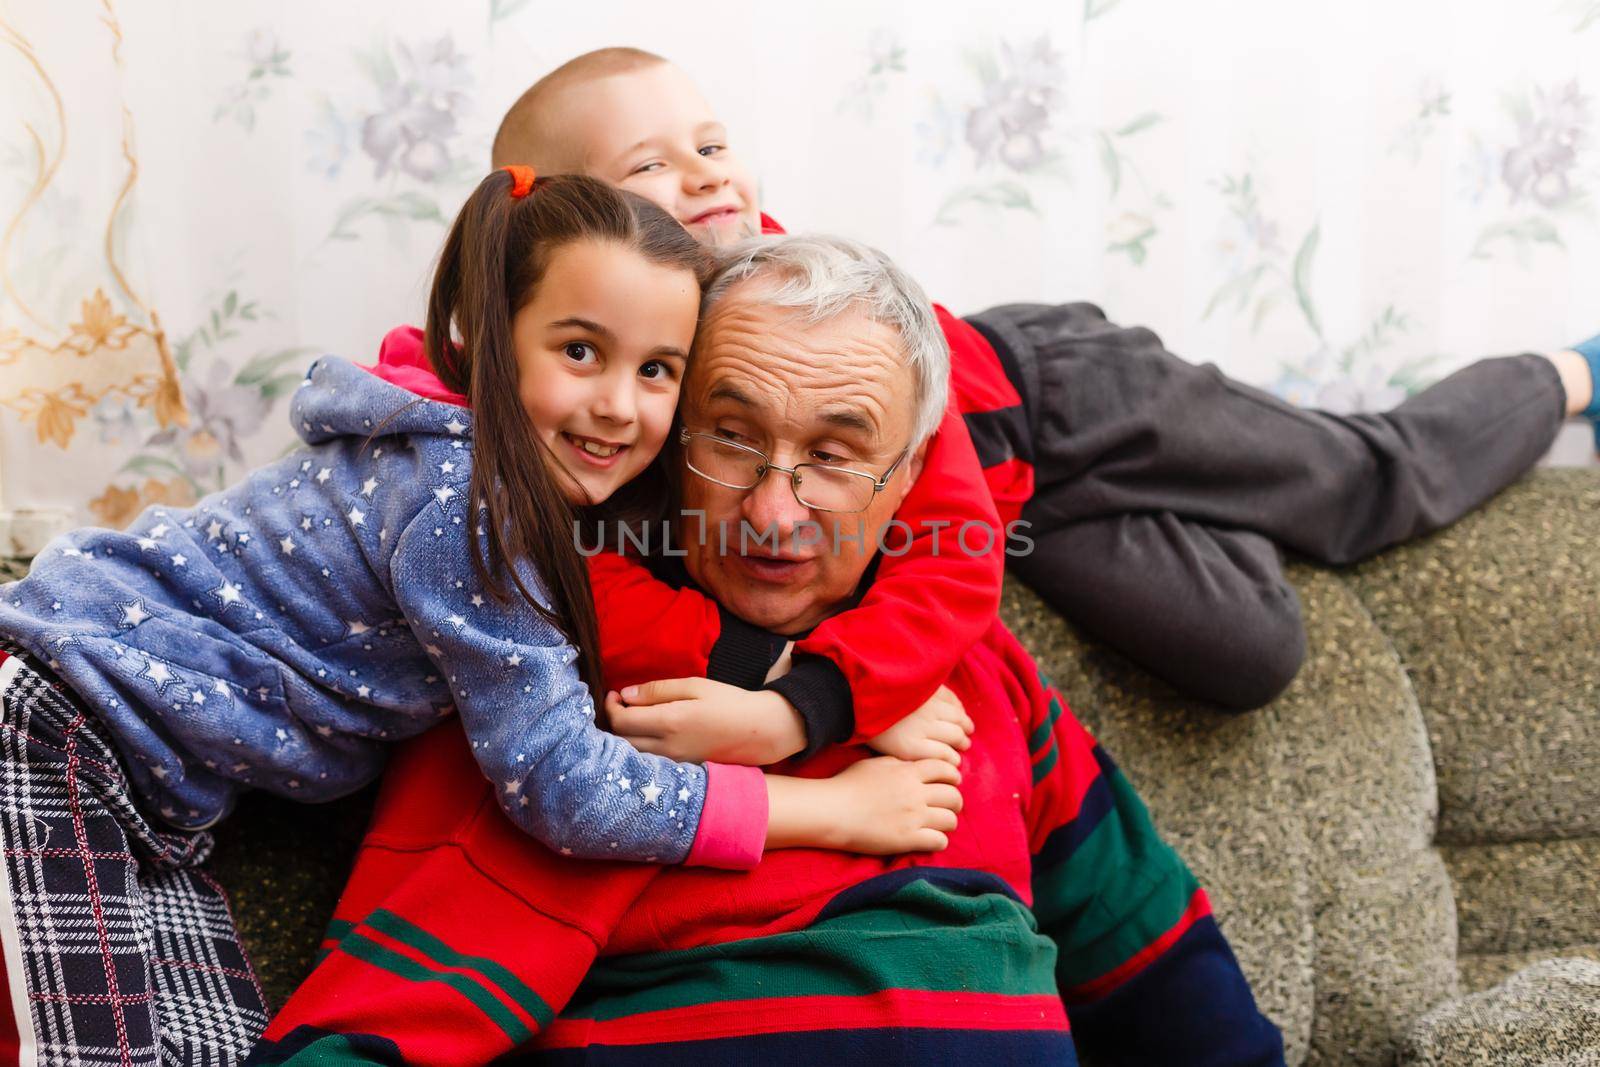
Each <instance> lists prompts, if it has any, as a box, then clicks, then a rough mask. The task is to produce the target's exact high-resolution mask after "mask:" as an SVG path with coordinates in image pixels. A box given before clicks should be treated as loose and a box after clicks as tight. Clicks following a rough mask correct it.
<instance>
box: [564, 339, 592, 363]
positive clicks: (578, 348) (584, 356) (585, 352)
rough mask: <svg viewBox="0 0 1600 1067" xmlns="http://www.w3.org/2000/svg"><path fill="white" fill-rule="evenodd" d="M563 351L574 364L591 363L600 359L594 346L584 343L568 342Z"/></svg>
mask: <svg viewBox="0 0 1600 1067" xmlns="http://www.w3.org/2000/svg"><path fill="white" fill-rule="evenodd" d="M562 351H564V352H566V354H567V358H568V359H570V360H572V361H573V362H574V363H589V362H591V361H592V360H594V359H597V358H598V356H596V354H595V350H594V346H593V345H587V344H584V343H583V342H582V341H568V342H567V344H566V345H565V346H564V348H563V349H562Z"/></svg>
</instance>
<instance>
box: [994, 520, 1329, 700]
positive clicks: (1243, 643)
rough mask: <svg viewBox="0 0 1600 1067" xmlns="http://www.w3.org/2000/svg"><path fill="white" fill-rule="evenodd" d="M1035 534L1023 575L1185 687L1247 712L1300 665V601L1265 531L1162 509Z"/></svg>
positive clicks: (1014, 563) (1019, 568)
mask: <svg viewBox="0 0 1600 1067" xmlns="http://www.w3.org/2000/svg"><path fill="white" fill-rule="evenodd" d="M1031 536H1033V538H1034V541H1035V544H1034V549H1033V551H1032V552H1031V553H1029V554H1028V555H1024V556H1017V557H1014V558H1013V559H1012V560H1011V567H1012V569H1013V571H1015V573H1016V574H1017V575H1018V577H1020V578H1022V580H1023V581H1025V582H1027V583H1028V584H1029V585H1031V586H1032V587H1033V588H1034V589H1035V590H1037V591H1038V593H1039V595H1041V596H1043V597H1044V598H1045V599H1046V600H1048V601H1049V602H1050V604H1051V605H1052V606H1054V607H1055V608H1056V610H1058V611H1060V612H1061V613H1062V614H1063V615H1065V616H1066V617H1067V618H1069V619H1072V620H1073V621H1074V622H1075V623H1077V624H1078V626H1079V627H1081V628H1082V629H1083V631H1084V632H1085V633H1087V634H1089V636H1091V637H1094V638H1096V639H1097V640H1100V641H1103V642H1105V643H1106V644H1108V645H1110V646H1111V647H1112V648H1114V649H1116V650H1117V651H1118V652H1121V653H1122V654H1123V655H1124V656H1126V657H1128V658H1129V659H1130V660H1132V661H1133V662H1135V663H1137V664H1138V665H1139V666H1141V667H1143V668H1144V669H1145V670H1147V671H1149V672H1150V673H1151V674H1153V675H1155V676H1156V677H1158V678H1161V679H1162V680H1164V681H1166V682H1168V683H1170V684H1171V685H1173V686H1175V687H1177V688H1178V689H1181V690H1183V691H1184V692H1186V693H1189V694H1192V695H1194V696H1197V697H1200V698H1201V699H1203V700H1209V701H1212V702H1214V703H1216V704H1220V705H1222V706H1223V707H1225V708H1230V709H1235V710H1239V711H1247V710H1250V709H1252V708H1259V707H1261V706H1262V705H1263V704H1266V703H1268V702H1269V701H1271V700H1272V699H1273V698H1275V697H1276V696H1277V695H1278V694H1279V693H1281V692H1282V691H1283V690H1284V689H1285V688H1286V687H1287V686H1288V684H1289V683H1290V682H1291V681H1293V680H1294V676H1295V673H1296V672H1297V671H1298V670H1299V669H1300V662H1301V660H1302V659H1303V658H1304V657H1305V631H1304V629H1303V627H1302V625H1301V619H1300V600H1299V598H1298V597H1297V596H1296V595H1295V591H1294V588H1293V587H1292V586H1290V585H1289V583H1288V582H1287V581H1285V580H1284V577H1283V571H1282V569H1281V567H1280V566H1279V560H1278V550H1277V548H1276V547H1274V545H1273V544H1272V542H1271V541H1269V540H1267V539H1266V538H1265V537H1262V536H1261V535H1260V534H1254V533H1250V532H1249V531H1247V530H1227V529H1222V528H1219V527H1213V526H1202V525H1200V524H1198V523H1192V522H1186V521H1185V520H1183V519H1180V518H1178V517H1177V516H1175V515H1173V514H1172V513H1171V512H1157V513H1154V514H1136V515H1117V516H1112V517H1110V518H1104V519H1086V520H1083V521H1081V522H1073V523H1068V524H1066V525H1064V526H1061V527H1059V528H1056V529H1053V530H1049V531H1046V532H1043V533H1040V532H1038V531H1034V532H1033V533H1032V534H1031Z"/></svg>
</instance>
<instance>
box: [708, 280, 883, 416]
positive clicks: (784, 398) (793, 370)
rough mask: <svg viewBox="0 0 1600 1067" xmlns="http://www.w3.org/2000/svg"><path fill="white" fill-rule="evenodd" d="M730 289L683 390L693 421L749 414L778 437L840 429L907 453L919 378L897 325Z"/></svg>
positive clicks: (750, 289) (747, 288) (754, 285)
mask: <svg viewBox="0 0 1600 1067" xmlns="http://www.w3.org/2000/svg"><path fill="white" fill-rule="evenodd" d="M762 288H763V286H762V283H761V282H760V281H759V280H756V281H751V282H744V283H741V284H740V285H738V286H736V287H734V288H733V289H730V290H729V291H728V293H727V294H726V295H725V296H724V297H723V298H722V299H721V300H719V301H718V302H717V304H716V305H715V306H714V307H713V308H712V309H711V310H710V312H709V313H708V314H707V315H706V317H705V318H704V320H702V322H701V324H700V333H699V336H698V337H697V339H696V342H695V355H694V359H693V360H692V361H691V369H690V372H689V379H688V382H687V383H686V388H685V389H684V392H683V399H682V404H683V415H684V419H685V421H686V422H689V423H698V422H703V421H705V420H706V419H707V418H711V417H718V416H722V415H725V414H734V413H742V415H743V416H744V417H746V418H749V419H752V420H755V421H757V422H760V423H762V424H763V426H764V428H765V429H767V430H769V431H771V432H773V433H784V432H790V431H794V432H801V431H805V430H820V429H823V428H826V427H830V426H831V427H834V428H837V429H840V430H847V431H852V432H853V433H854V434H855V435H856V436H857V437H859V438H861V439H862V441H863V443H882V444H886V445H893V446H894V447H902V446H903V441H901V439H902V438H905V437H907V436H909V433H910V426H911V422H912V418H913V415H914V408H913V404H914V399H913V393H914V380H913V376H912V372H911V369H910V368H909V367H908V366H907V365H906V363H905V357H904V355H903V353H902V352H901V344H900V335H899V333H898V332H897V331H896V330H895V329H894V328H893V327H890V326H886V325H884V324H883V323H880V322H877V321H876V320H874V319H872V318H871V317H869V316H868V315H867V314H866V313H865V312H864V311H862V310H860V309H858V308H854V307H849V308H846V309H845V310H844V311H842V312H841V313H839V314H837V315H834V316H832V317H830V318H827V319H823V320H821V321H812V320H811V319H810V317H809V316H808V315H807V314H806V313H805V312H802V311H799V310H796V309H793V308H786V307H780V306H778V305H776V304H773V303H771V302H770V301H768V300H765V299H763V296H764V293H763V292H762Z"/></svg>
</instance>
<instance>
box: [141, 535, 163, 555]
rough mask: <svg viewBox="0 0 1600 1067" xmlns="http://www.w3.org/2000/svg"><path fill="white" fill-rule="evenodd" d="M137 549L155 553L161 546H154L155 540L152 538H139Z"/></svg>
mask: <svg viewBox="0 0 1600 1067" xmlns="http://www.w3.org/2000/svg"><path fill="white" fill-rule="evenodd" d="M139 547H140V548H142V549H143V550H144V551H146V552H155V551H157V550H158V549H160V547H161V546H160V545H158V544H156V539H155V538H153V537H141V538H139Z"/></svg>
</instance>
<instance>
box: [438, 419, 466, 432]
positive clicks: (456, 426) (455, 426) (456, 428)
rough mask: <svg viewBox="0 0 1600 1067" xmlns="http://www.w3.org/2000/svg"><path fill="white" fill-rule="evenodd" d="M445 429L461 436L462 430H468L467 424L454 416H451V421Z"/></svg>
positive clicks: (446, 424)
mask: <svg viewBox="0 0 1600 1067" xmlns="http://www.w3.org/2000/svg"><path fill="white" fill-rule="evenodd" d="M444 428H445V429H447V430H449V431H450V432H451V433H454V434H459V433H460V432H461V431H462V430H465V429H466V428H467V424H466V423H464V422H462V421H461V420H460V419H458V418H456V417H455V416H454V415H452V416H450V421H449V422H447V423H445V424H444Z"/></svg>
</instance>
